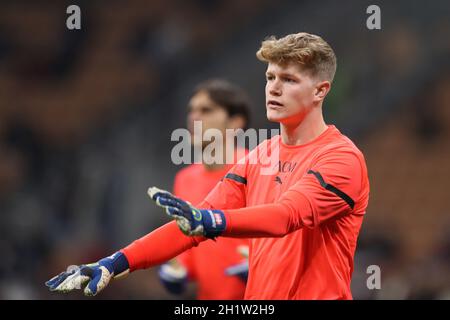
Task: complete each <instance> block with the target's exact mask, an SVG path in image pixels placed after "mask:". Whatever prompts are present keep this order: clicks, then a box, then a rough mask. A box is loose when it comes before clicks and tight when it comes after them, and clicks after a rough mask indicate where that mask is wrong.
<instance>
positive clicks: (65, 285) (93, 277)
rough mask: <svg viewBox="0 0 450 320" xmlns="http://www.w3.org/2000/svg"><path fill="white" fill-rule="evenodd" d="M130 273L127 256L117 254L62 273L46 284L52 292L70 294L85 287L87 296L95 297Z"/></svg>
mask: <svg viewBox="0 0 450 320" xmlns="http://www.w3.org/2000/svg"><path fill="white" fill-rule="evenodd" d="M128 272H129V264H128V260H127V258H126V257H125V255H124V254H123V253H121V252H116V253H114V254H113V255H111V256H109V257H106V258H104V259H101V260H99V261H98V262H96V263H91V264H85V265H81V266H77V267H74V268H72V269H71V270H68V271H65V272H61V273H60V274H59V275H57V276H55V277H53V278H52V279H50V280H49V281H47V282H46V283H45V285H46V286H47V287H49V289H50V291H56V292H63V293H66V292H70V291H73V290H76V289H82V287H84V294H85V295H86V296H95V295H96V294H98V293H99V292H100V291H102V290H103V289H104V288H105V287H106V286H107V285H108V283H109V281H110V280H111V279H112V278H113V277H114V278H119V277H122V276H124V275H126V274H128Z"/></svg>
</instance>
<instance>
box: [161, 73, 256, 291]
mask: <svg viewBox="0 0 450 320" xmlns="http://www.w3.org/2000/svg"><path fill="white" fill-rule="evenodd" d="M249 109H250V102H249V99H248V97H247V95H246V94H245V93H244V92H243V90H242V89H240V88H239V87H237V86H235V85H233V84H231V83H230V82H228V81H225V80H222V79H211V80H207V81H205V82H202V83H200V84H199V85H197V87H196V88H195V90H194V92H193V95H192V97H191V99H190V101H189V104H188V118H187V119H188V128H189V131H190V133H191V142H192V143H196V144H200V145H199V147H200V149H201V150H204V149H205V148H206V147H207V146H208V145H209V144H210V143H211V142H210V141H205V140H204V139H202V137H201V133H202V132H206V131H207V130H209V129H216V130H219V131H220V132H221V134H222V136H224V137H226V130H230V129H233V130H236V129H245V128H246V127H247V124H248V121H249ZM196 123H197V124H200V125H201V126H202V128H201V129H202V130H194V127H195V124H196ZM194 134H196V135H200V136H194ZM231 139H234V138H233V136H229V137H227V138H226V139H223V140H222V142H223V144H217V145H216V146H217V148H218V149H219V150H216V153H220V154H222V155H223V157H222V158H221V159H220V161H213V159H203V161H202V163H198V164H195V163H194V164H191V165H189V166H187V167H185V168H183V169H182V170H181V171H179V172H178V173H177V175H176V176H175V182H174V189H173V193H174V195H175V196H177V197H180V198H182V199H184V200H186V201H189V202H190V203H192V204H198V203H200V202H201V201H203V199H204V198H205V197H206V196H207V195H208V193H209V192H210V191H211V190H212V189H213V188H214V186H215V185H216V184H217V183H218V182H219V181H220V179H222V178H223V177H225V176H226V174H227V172H228V171H229V170H230V169H231V168H232V166H233V164H232V163H227V161H226V160H227V159H226V156H227V153H230V154H231V155H232V157H231V158H233V161H231V162H236V161H234V158H235V156H238V155H239V152H235V151H236V150H235V143H234V140H231ZM242 154H243V155H245V152H242ZM203 156H204V157H207V156H208V154H207V153H203ZM205 160H206V161H205ZM210 160H211V161H210ZM236 160H237V159H236ZM248 242H249V241H248V240H247V239H238V238H218V239H217V241H215V242H214V241H207V242H205V243H204V244H202V245H201V246H198V247H197V248H192V249H190V250H187V251H185V252H183V253H182V254H181V255H180V256H178V257H177V258H176V259H174V260H171V261H170V262H169V263H165V264H163V265H162V266H161V267H160V268H159V270H158V274H159V277H160V279H161V281H162V283H163V284H164V286H165V287H166V288H167V289H168V290H169V291H170V292H172V293H175V294H181V293H183V292H184V291H185V289H186V285H187V283H188V282H189V281H195V282H196V284H197V287H198V290H197V298H198V299H201V300H205V299H208V300H211V299H215V300H224V299H242V298H243V297H244V291H245V281H246V274H247V271H248V270H247V268H246V267H247V266H246V262H245V259H244V258H245V257H244V256H245V252H246V251H248ZM243 254H244V256H243ZM205 266H207V267H205ZM239 267H241V268H239ZM233 271H235V272H233ZM230 273H231V274H230Z"/></svg>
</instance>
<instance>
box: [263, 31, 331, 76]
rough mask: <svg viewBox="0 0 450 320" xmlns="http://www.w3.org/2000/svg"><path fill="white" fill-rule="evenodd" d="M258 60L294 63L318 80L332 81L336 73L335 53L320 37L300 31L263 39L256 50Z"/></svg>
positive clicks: (280, 63)
mask: <svg viewBox="0 0 450 320" xmlns="http://www.w3.org/2000/svg"><path fill="white" fill-rule="evenodd" d="M256 56H257V57H258V59H259V60H261V61H263V62H267V63H275V64H279V65H286V64H289V63H295V64H298V65H300V66H301V68H302V70H305V71H308V72H310V74H311V75H312V76H314V77H318V78H319V79H320V80H328V81H330V82H332V81H333V78H334V74H335V73H336V55H335V54H334V51H333V49H332V48H331V47H330V45H329V44H328V43H327V42H326V41H325V40H323V39H322V38H321V37H319V36H317V35H314V34H310V33H306V32H300V33H295V34H289V35H287V36H285V37H283V38H280V39H277V38H275V36H271V37H270V38H267V39H266V40H264V41H263V42H262V44H261V48H260V49H259V50H258V52H256Z"/></svg>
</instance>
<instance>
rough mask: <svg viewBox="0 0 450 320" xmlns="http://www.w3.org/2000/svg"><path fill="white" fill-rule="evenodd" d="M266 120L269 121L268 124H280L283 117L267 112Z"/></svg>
mask: <svg viewBox="0 0 450 320" xmlns="http://www.w3.org/2000/svg"><path fill="white" fill-rule="evenodd" d="M266 116H267V120H269V121H270V122H282V121H283V119H284V117H282V116H281V115H279V114H273V112H270V111H268V112H267V114H266Z"/></svg>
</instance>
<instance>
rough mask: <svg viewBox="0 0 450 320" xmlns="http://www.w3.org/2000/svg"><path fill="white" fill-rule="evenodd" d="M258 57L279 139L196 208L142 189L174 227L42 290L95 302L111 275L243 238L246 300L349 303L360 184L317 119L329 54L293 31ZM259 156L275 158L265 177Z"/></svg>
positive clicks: (344, 147) (334, 135)
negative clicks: (80, 292)
mask: <svg viewBox="0 0 450 320" xmlns="http://www.w3.org/2000/svg"><path fill="white" fill-rule="evenodd" d="M257 57H258V58H259V60H261V61H263V62H265V63H267V70H266V80H267V81H266V89H265V95H266V108H265V109H266V114H267V118H268V119H269V120H270V121H274V122H278V123H279V124H280V135H277V136H275V137H272V138H271V139H268V140H265V141H263V142H262V143H260V144H259V145H258V146H257V147H256V148H255V149H254V150H252V151H251V152H250V153H249V154H248V155H247V156H246V157H245V161H243V162H242V163H238V164H236V165H235V166H234V167H233V168H232V169H231V170H230V171H229V172H228V173H227V175H226V177H225V178H224V179H223V180H222V181H221V182H219V183H218V184H217V185H216V186H215V188H214V189H213V190H212V191H211V192H210V193H209V194H208V196H206V198H205V199H204V201H203V202H201V203H200V204H198V205H197V206H193V205H191V204H189V203H187V202H185V201H184V200H183V199H181V198H177V197H175V196H173V195H172V194H170V193H169V192H167V191H164V190H160V189H158V188H155V187H152V188H150V189H149V190H148V194H149V195H150V197H151V198H152V199H153V200H154V201H155V202H156V204H157V205H159V206H162V207H163V208H164V209H165V211H166V212H167V213H168V214H169V215H170V216H171V217H172V218H173V219H174V221H172V222H171V223H168V224H166V225H163V226H162V227H160V228H158V229H156V230H154V231H153V232H151V233H149V234H148V235H146V236H144V237H142V238H141V239H138V240H136V241H134V242H133V243H131V244H130V245H128V246H127V247H125V248H123V249H121V250H119V251H117V252H116V253H115V254H113V255H112V256H110V257H107V258H104V259H102V260H100V261H99V262H97V263H95V264H91V265H83V266H81V267H80V268H79V269H78V270H75V271H73V272H63V273H61V274H60V275H58V276H56V277H54V278H52V279H51V280H49V281H48V282H47V285H48V286H49V287H50V290H53V291H71V290H74V289H76V288H78V287H79V285H80V284H81V285H82V286H85V290H84V291H85V294H88V295H94V294H97V293H98V292H99V291H100V290H103V289H104V288H105V286H106V285H107V284H108V282H109V281H110V280H111V279H112V278H114V277H118V276H121V275H125V274H127V273H129V272H132V271H135V270H138V269H143V268H148V267H151V266H155V265H158V264H160V263H163V262H165V261H167V260H169V259H171V258H173V257H175V256H177V255H178V254H180V253H181V252H183V251H185V250H187V249H190V248H192V247H194V246H201V245H202V244H203V243H204V242H206V241H212V240H211V239H216V238H218V237H231V238H248V237H251V238H252V240H251V243H250V252H249V276H248V281H247V287H246V291H245V299H351V298H352V294H351V291H350V282H351V277H352V272H353V259H354V253H355V249H356V244H357V238H358V234H359V230H360V228H361V224H362V221H363V218H364V214H365V212H366V208H367V205H368V199H369V181H368V174H367V168H366V163H365V160H364V156H363V155H362V153H361V151H360V150H359V149H358V148H357V147H356V146H355V145H354V143H353V142H352V141H351V140H350V139H349V138H348V137H346V136H345V135H343V134H342V133H341V132H340V131H339V130H338V129H337V128H336V127H335V126H334V125H330V124H326V123H325V120H324V118H323V112H322V105H323V102H324V99H325V97H326V96H327V94H328V92H329V91H330V89H331V85H332V82H333V78H334V74H335V71H336V56H335V53H334V51H333V49H332V48H331V47H330V45H329V44H328V43H327V42H326V41H324V40H323V39H322V38H321V37H319V36H317V35H313V34H309V33H303V32H302V33H297V34H290V35H287V36H285V37H282V38H279V39H277V38H274V37H272V38H269V39H267V40H265V41H263V42H262V45H261V48H260V49H259V50H258V52H257ZM269 154H270V156H268V155H269ZM267 157H269V158H270V157H275V158H276V159H277V161H276V162H275V165H273V166H270V168H269V169H270V170H267V168H266V167H265V163H266V161H265V160H266V158H267ZM180 230H181V232H180ZM162 244H164V245H162ZM204 267H205V268H207V267H208V266H207V265H205V266H204Z"/></svg>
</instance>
